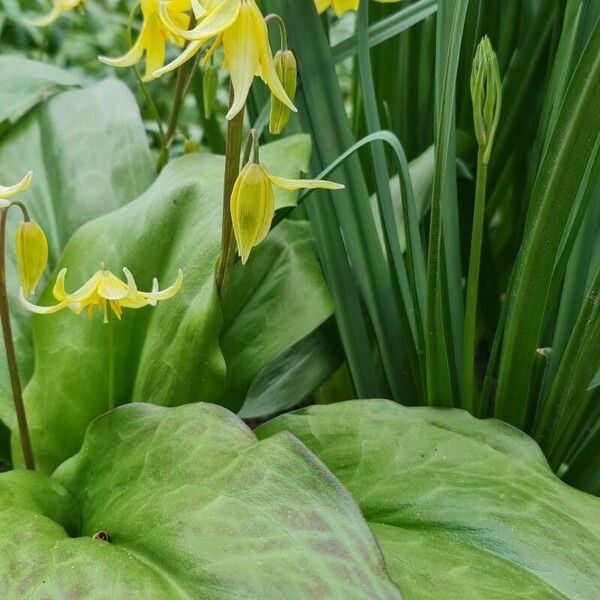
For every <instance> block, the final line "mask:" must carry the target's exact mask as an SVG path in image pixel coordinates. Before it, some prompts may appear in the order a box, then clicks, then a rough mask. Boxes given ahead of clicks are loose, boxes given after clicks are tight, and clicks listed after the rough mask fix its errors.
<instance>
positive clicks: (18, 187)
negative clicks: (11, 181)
mask: <svg viewBox="0 0 600 600" xmlns="http://www.w3.org/2000/svg"><path fill="white" fill-rule="evenodd" d="M32 180H33V171H29V172H28V173H27V174H26V175H25V177H23V179H21V181H19V183H17V184H15V185H10V186H8V187H5V186H3V185H0V201H1V200H8V199H9V198H12V197H13V196H16V195H17V194H20V193H21V192H24V191H25V190H26V189H27V188H28V187H29V186H30V185H31V181H32ZM5 205H8V203H5Z"/></svg>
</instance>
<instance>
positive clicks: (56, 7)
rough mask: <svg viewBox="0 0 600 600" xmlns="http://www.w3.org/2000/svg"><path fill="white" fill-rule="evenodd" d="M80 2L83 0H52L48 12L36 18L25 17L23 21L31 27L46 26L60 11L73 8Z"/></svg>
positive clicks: (56, 17)
mask: <svg viewBox="0 0 600 600" xmlns="http://www.w3.org/2000/svg"><path fill="white" fill-rule="evenodd" d="M80 4H83V0H52V9H51V10H50V12H49V13H47V14H45V15H44V16H42V17H39V18H37V19H25V23H27V25H32V26H33V27H46V26H47V25H51V24H52V23H54V21H56V19H58V17H60V16H61V14H62V13H64V12H67V11H69V10H73V9H74V8H77V7H78V6H79V5H80Z"/></svg>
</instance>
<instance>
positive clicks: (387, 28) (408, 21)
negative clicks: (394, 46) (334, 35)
mask: <svg viewBox="0 0 600 600" xmlns="http://www.w3.org/2000/svg"><path fill="white" fill-rule="evenodd" d="M437 5H438V0H418V1H417V2H415V3H413V4H410V5H409V6H406V7H404V8H402V9H400V10H398V12H396V13H394V14H392V15H390V16H388V17H386V18H385V19H382V20H381V21H377V23H374V24H373V25H371V26H370V27H369V31H368V44H369V47H370V48H372V47H374V46H378V45H379V44H382V43H383V42H385V41H387V40H389V39H391V38H393V37H395V36H397V35H398V34H400V33H402V32H403V31H406V30H407V29H409V28H410V27H412V26H413V25H416V24H417V23H420V22H421V21H422V20H424V19H426V18H427V17H429V16H431V15H433V14H435V12H436V11H437ZM357 51H358V47H357V43H356V38H355V37H349V38H347V39H345V40H344V41H343V42H340V43H338V44H336V45H335V46H333V48H332V49H331V53H332V56H333V60H334V62H336V63H338V62H341V61H343V60H346V59H347V58H350V57H352V56H354V55H355V54H356V53H357Z"/></svg>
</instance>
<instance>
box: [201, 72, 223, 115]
mask: <svg viewBox="0 0 600 600" xmlns="http://www.w3.org/2000/svg"><path fill="white" fill-rule="evenodd" d="M218 89H219V74H218V72H217V69H215V67H213V65H206V68H205V69H204V77H203V80H202V96H203V100H204V116H205V117H206V118H207V119H210V118H211V117H212V114H213V111H214V110H215V105H216V103H217V90H218Z"/></svg>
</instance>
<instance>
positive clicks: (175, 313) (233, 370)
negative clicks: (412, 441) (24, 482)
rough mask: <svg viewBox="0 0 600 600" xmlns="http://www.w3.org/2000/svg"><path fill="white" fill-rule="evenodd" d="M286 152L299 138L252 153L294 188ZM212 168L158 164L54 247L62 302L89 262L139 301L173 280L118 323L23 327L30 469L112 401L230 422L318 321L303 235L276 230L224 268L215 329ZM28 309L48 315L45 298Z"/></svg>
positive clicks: (48, 465)
mask: <svg viewBox="0 0 600 600" xmlns="http://www.w3.org/2000/svg"><path fill="white" fill-rule="evenodd" d="M298 144H300V145H301V146H303V147H304V148H305V149H307V146H306V140H305V138H304V137H303V136H299V137H292V138H286V139H284V140H281V141H279V142H276V143H275V144H274V147H273V148H270V149H269V148H268V147H265V153H264V157H265V165H266V167H267V168H268V169H269V170H270V172H272V173H275V174H279V175H282V176H285V177H297V176H298V175H299V168H298V165H296V164H294V163H292V162H290V160H289V156H291V155H294V153H295V152H296V151H297V146H298ZM270 155H271V156H273V161H272V162H267V159H268V157H269V156H270ZM305 161H306V158H305V157H303V159H302V160H301V161H300V162H301V163H302V165H304V164H305ZM223 168H224V158H223V157H222V156H215V155H210V154H193V155H189V156H185V157H182V158H180V159H177V160H175V161H172V162H171V163H169V164H168V165H167V167H166V168H165V169H164V170H163V171H162V172H161V174H160V176H159V178H158V179H157V180H156V182H155V183H154V184H153V185H152V186H151V187H150V188H149V189H148V190H147V191H146V192H145V193H144V194H143V195H142V196H140V197H139V198H137V199H136V200H134V201H133V202H131V203H129V204H127V205H126V206H124V207H123V208H121V209H119V210H116V211H114V212H112V213H110V214H108V215H105V216H104V217H101V218H99V219H96V220H94V221H92V222H89V223H87V224H86V225H85V226H83V227H82V228H80V229H79V231H78V232H77V233H76V234H75V235H74V236H73V238H72V239H71V241H70V242H69V244H68V245H67V247H66V249H65V252H64V254H63V256H62V258H61V261H60V264H59V267H67V268H68V273H67V289H69V290H74V289H77V287H78V286H80V285H82V284H83V283H84V281H86V280H87V279H88V278H89V277H90V276H91V275H92V274H93V273H94V272H95V271H97V269H98V268H99V265H100V263H101V262H104V263H105V264H106V265H107V267H108V268H109V269H111V270H112V271H113V272H114V273H115V274H118V275H121V276H122V272H121V269H122V268H123V267H125V266H126V267H127V268H128V269H130V271H131V272H132V273H133V275H134V277H135V279H136V283H137V285H138V288H139V289H140V290H150V289H151V287H152V279H153V277H157V278H158V279H159V282H160V286H161V288H164V287H166V286H168V285H170V284H171V283H172V282H173V281H174V280H175V278H176V276H177V270H178V269H179V268H181V269H182V270H183V273H184V280H183V288H182V290H181V292H180V293H179V294H178V295H177V296H176V297H175V298H173V299H171V300H169V301H167V302H164V303H161V304H159V305H158V306H157V307H156V308H151V307H146V308H144V309H140V310H127V309H126V310H125V311H124V314H123V320H122V321H121V322H118V321H116V319H113V320H112V321H111V322H110V323H109V324H108V325H104V324H103V323H102V318H101V315H99V314H96V315H95V316H94V318H93V319H91V320H87V319H86V318H85V317H84V316H80V317H77V316H75V315H73V314H72V313H70V312H69V311H68V310H65V311H64V312H61V313H56V314H54V315H49V316H34V317H33V331H34V340H35V348H36V353H37V354H36V367H35V374H34V376H33V378H32V380H31V382H30V384H29V386H28V387H27V389H26V390H25V403H26V407H27V414H28V418H29V423H30V428H31V433H32V441H33V447H34V454H35V456H36V460H37V464H38V465H39V467H40V468H41V469H42V470H46V471H49V470H52V469H53V468H55V467H56V466H57V465H58V464H60V463H61V462H62V461H64V460H65V459H66V458H68V457H69V456H72V455H73V454H75V453H76V452H77V451H78V450H79V448H80V445H81V442H82V440H83V436H84V433H85V430H86V428H87V426H88V424H89V423H90V421H91V420H92V419H94V418H95V417H96V416H98V415H100V414H102V413H103V412H106V410H107V409H108V408H109V407H110V405H111V403H112V402H114V403H115V405H121V404H125V403H128V402H151V403H153V404H159V405H166V406H173V405H180V404H186V403H189V402H196V401H198V400H201V401H206V402H218V403H222V404H223V405H225V406H227V407H228V408H231V409H233V410H234V411H237V410H238V409H239V408H240V407H241V405H242V402H243V398H244V395H245V393H246V391H247V389H248V387H249V386H250V384H251V383H252V380H253V379H254V377H255V376H256V374H257V373H258V372H259V371H260V370H261V369H262V368H263V367H264V366H266V365H267V364H269V363H270V362H271V361H272V360H273V359H275V358H276V357H277V356H278V355H279V354H281V353H282V352H283V351H284V350H285V349H286V348H287V347H288V346H290V345H292V344H294V343H295V342H296V341H298V340H299V339H302V338H303V337H305V336H306V335H308V334H309V333H310V332H311V331H312V330H313V329H314V328H315V327H317V326H318V325H319V324H320V323H322V322H323V321H324V320H326V319H327V318H328V317H329V316H330V315H331V304H330V300H329V297H328V295H327V293H326V292H325V290H324V283H323V281H322V278H321V275H320V269H319V266H318V262H317V260H316V258H315V256H314V253H313V250H312V245H311V243H310V231H309V229H308V228H307V225H306V223H303V222H292V221H287V222H284V223H281V224H280V225H279V226H278V227H277V228H276V229H275V230H274V231H273V233H272V234H271V235H270V236H269V238H268V239H267V241H266V242H265V243H263V244H262V245H261V246H260V247H259V248H258V249H257V250H256V252H254V253H253V255H252V256H251V258H250V261H249V262H248V264H247V265H246V267H244V268H243V269H241V268H240V267H236V272H234V273H233V277H232V282H231V288H230V289H231V296H232V300H231V302H230V303H228V305H227V306H226V307H225V319H226V321H225V326H224V327H223V319H222V315H221V308H220V304H219V301H218V298H217V295H216V290H215V266H216V264H217V260H218V256H219V251H220V240H221V212H222V209H221V204H222V201H221V195H222V185H223ZM240 271H241V272H240ZM259 284H260V285H259ZM38 302H39V303H41V304H47V305H49V304H53V303H54V300H53V298H52V295H51V286H49V287H48V289H47V290H46V292H45V293H44V294H43V295H42V297H41V299H40V300H39V301H38ZM111 336H112V339H111ZM220 339H222V345H221V344H220ZM111 361H112V365H111ZM226 369H227V371H228V372H229V374H228V375H227V378H226ZM113 376H114V385H111V384H110V381H111V378H112V377H113ZM14 444H15V445H14V446H13V456H14V457H15V459H17V458H18V455H19V452H18V446H17V445H16V444H17V440H15V441H14Z"/></svg>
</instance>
